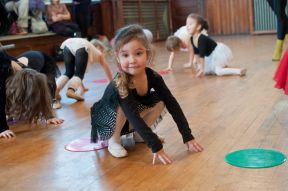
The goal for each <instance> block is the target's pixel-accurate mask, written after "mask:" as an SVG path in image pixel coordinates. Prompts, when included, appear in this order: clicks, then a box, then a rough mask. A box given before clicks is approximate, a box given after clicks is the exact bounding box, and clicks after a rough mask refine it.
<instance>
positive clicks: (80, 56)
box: [66, 48, 88, 101]
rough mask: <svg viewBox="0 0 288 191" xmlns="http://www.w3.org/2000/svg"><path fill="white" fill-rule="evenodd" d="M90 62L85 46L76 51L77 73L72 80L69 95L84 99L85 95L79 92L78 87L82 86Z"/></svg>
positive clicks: (79, 99)
mask: <svg viewBox="0 0 288 191" xmlns="http://www.w3.org/2000/svg"><path fill="white" fill-rule="evenodd" d="M87 62H88V53H87V52H86V50H85V48H80V49H79V50H77V51H76V55H75V68H76V69H75V75H74V77H73V78H72V79H71V80H70V83H69V88H68V90H67V93H66V95H67V97H70V98H73V99H76V100H78V101H83V100H84V97H83V96H81V95H79V94H77V93H76V92H77V89H78V88H79V87H80V86H81V84H82V80H83V78H84V75H85V71H86V67H87Z"/></svg>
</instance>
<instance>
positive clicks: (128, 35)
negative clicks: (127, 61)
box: [113, 24, 153, 98]
mask: <svg viewBox="0 0 288 191" xmlns="http://www.w3.org/2000/svg"><path fill="white" fill-rule="evenodd" d="M131 40H137V41H139V42H140V43H142V45H143V46H144V47H145V48H146V50H147V55H148V58H149V62H151V61H152V59H153V58H152V50H151V49H152V48H151V44H150V42H149V41H148V39H147V37H146V36H145V34H144V32H143V28H142V26H140V25H137V24H134V25H128V26H125V27H123V28H121V29H119V30H118V31H117V33H116V35H115V37H114V39H113V50H114V52H115V53H116V57H117V53H118V52H119V51H120V49H121V48H122V47H123V46H124V45H125V44H127V43H128V42H130V41H131ZM117 62H118V59H117ZM118 64H120V63H118ZM120 67H121V66H119V70H120V71H119V72H118V75H117V76H116V78H115V79H114V81H115V83H116V87H117V89H118V92H119V94H120V96H121V97H122V98H125V97H126V96H128V90H129V88H130V87H131V86H130V84H131V83H130V78H131V76H130V75H129V74H127V73H125V72H123V71H122V70H121V68H120Z"/></svg>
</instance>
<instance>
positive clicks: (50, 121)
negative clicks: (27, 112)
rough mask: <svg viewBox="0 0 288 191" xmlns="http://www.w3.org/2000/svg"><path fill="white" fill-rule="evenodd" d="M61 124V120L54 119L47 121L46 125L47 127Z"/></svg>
mask: <svg viewBox="0 0 288 191" xmlns="http://www.w3.org/2000/svg"><path fill="white" fill-rule="evenodd" d="M63 122H64V120H63V119H59V118H56V117H55V118H51V119H48V120H47V122H46V123H47V124H48V125H60V124H61V123H63Z"/></svg>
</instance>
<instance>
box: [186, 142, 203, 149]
mask: <svg viewBox="0 0 288 191" xmlns="http://www.w3.org/2000/svg"><path fill="white" fill-rule="evenodd" d="M186 145H187V148H188V150H189V151H194V152H201V151H203V150H204V149H203V147H202V146H201V145H200V144H199V143H198V142H196V141H195V140H191V141H188V142H187V143H186Z"/></svg>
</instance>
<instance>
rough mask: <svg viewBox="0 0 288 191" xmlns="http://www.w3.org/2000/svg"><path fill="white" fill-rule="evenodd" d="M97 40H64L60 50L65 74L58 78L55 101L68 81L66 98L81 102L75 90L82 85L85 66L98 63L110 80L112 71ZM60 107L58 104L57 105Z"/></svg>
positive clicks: (58, 98) (80, 97)
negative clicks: (62, 55)
mask: <svg viewBox="0 0 288 191" xmlns="http://www.w3.org/2000/svg"><path fill="white" fill-rule="evenodd" d="M101 47H102V46H101V44H100V43H99V41H98V40H92V41H90V42H89V41H87V40H86V39H83V38H69V39H67V40H65V41H64V42H63V43H62V45H61V48H62V49H63V54H64V64H65V69H66V71H65V74H64V75H62V76H60V77H59V78H58V79H57V81H56V84H57V90H56V99H57V100H58V101H60V99H61V97H60V94H59V93H60V91H61V90H62V89H63V87H64V86H65V84H66V83H67V82H68V81H69V79H70V83H69V85H68V90H67V93H66V96H67V97H69V98H73V99H76V100H78V101H83V100H84V97H82V96H81V95H79V94H78V93H77V89H78V88H79V87H80V86H81V85H82V87H84V86H83V84H82V80H83V78H84V75H85V71H86V67H87V64H92V63H99V64H101V66H102V67H103V69H104V71H105V73H106V75H107V78H108V79H109V80H112V71H111V69H110V67H109V65H108V63H107V61H106V58H105V54H104V49H103V47H102V48H101ZM59 105H60V103H59Z"/></svg>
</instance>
